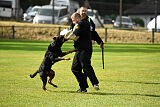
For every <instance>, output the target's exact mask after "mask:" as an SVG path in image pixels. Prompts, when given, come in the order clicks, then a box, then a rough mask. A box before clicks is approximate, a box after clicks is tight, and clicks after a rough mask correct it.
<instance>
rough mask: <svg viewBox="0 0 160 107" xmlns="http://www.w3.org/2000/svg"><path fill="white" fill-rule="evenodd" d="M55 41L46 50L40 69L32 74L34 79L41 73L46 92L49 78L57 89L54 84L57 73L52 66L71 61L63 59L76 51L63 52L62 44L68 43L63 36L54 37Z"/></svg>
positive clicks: (49, 81) (50, 82)
mask: <svg viewBox="0 0 160 107" xmlns="http://www.w3.org/2000/svg"><path fill="white" fill-rule="evenodd" d="M53 40H54V41H53V42H52V43H51V44H50V45H49V46H48V48H47V50H46V53H45V56H44V59H43V61H42V63H41V65H40V67H39V69H38V70H37V71H36V72H35V73H34V74H30V77H31V78H34V77H35V76H36V75H37V73H39V75H40V78H41V80H42V82H43V87H42V88H43V90H44V91H48V90H47V89H46V84H47V77H49V80H48V83H49V84H50V85H52V86H54V87H57V85H55V84H53V83H52V79H53V78H54V76H55V72H54V71H53V70H52V69H51V67H52V65H53V64H54V63H55V62H58V61H61V60H70V58H62V57H63V56H65V55H67V54H69V53H72V52H75V51H76V50H71V51H68V52H62V50H61V47H62V44H63V43H64V42H65V41H66V39H65V38H64V36H62V35H60V36H58V37H54V38H53ZM59 57H60V58H59Z"/></svg>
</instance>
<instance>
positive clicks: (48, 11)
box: [33, 5, 69, 24]
mask: <svg viewBox="0 0 160 107" xmlns="http://www.w3.org/2000/svg"><path fill="white" fill-rule="evenodd" d="M68 17H69V16H68V11H67V7H63V6H61V7H59V6H54V23H55V24H67V23H68V20H67V19H68ZM33 23H47V24H52V6H51V5H46V6H42V7H41V8H40V9H39V10H38V12H37V14H36V16H35V17H34V19H33Z"/></svg>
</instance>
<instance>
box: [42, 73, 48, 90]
mask: <svg viewBox="0 0 160 107" xmlns="http://www.w3.org/2000/svg"><path fill="white" fill-rule="evenodd" d="M41 80H42V82H43V86H42V88H43V90H44V91H48V90H47V89H46V84H47V76H41Z"/></svg>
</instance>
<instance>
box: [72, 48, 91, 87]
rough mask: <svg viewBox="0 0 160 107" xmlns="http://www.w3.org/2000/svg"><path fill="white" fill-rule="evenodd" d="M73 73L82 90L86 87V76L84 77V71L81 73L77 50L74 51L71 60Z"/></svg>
mask: <svg viewBox="0 0 160 107" xmlns="http://www.w3.org/2000/svg"><path fill="white" fill-rule="evenodd" d="M71 70H72V72H73V74H74V75H75V77H76V79H77V81H78V83H79V86H80V88H81V89H82V90H86V88H88V83H87V78H86V77H85V75H84V73H82V67H81V64H80V62H79V51H78V52H76V54H75V56H74V59H73V62H72V68H71Z"/></svg>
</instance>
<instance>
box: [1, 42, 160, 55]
mask: <svg viewBox="0 0 160 107" xmlns="http://www.w3.org/2000/svg"><path fill="white" fill-rule="evenodd" d="M50 43H51V41H29V40H0V50H24V51H45V50H46V49H47V47H48V45H49V44H50ZM73 48H74V47H73V42H70V41H67V42H66V43H64V45H63V46H62V50H63V51H68V50H72V49H73ZM93 51H94V52H100V51H101V49H100V48H99V46H98V45H93ZM104 52H116V53H117V52H130V53H134V52H143V53H158V52H160V45H158V44H156V45H154V44H118V43H117V44H105V47H104Z"/></svg>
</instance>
